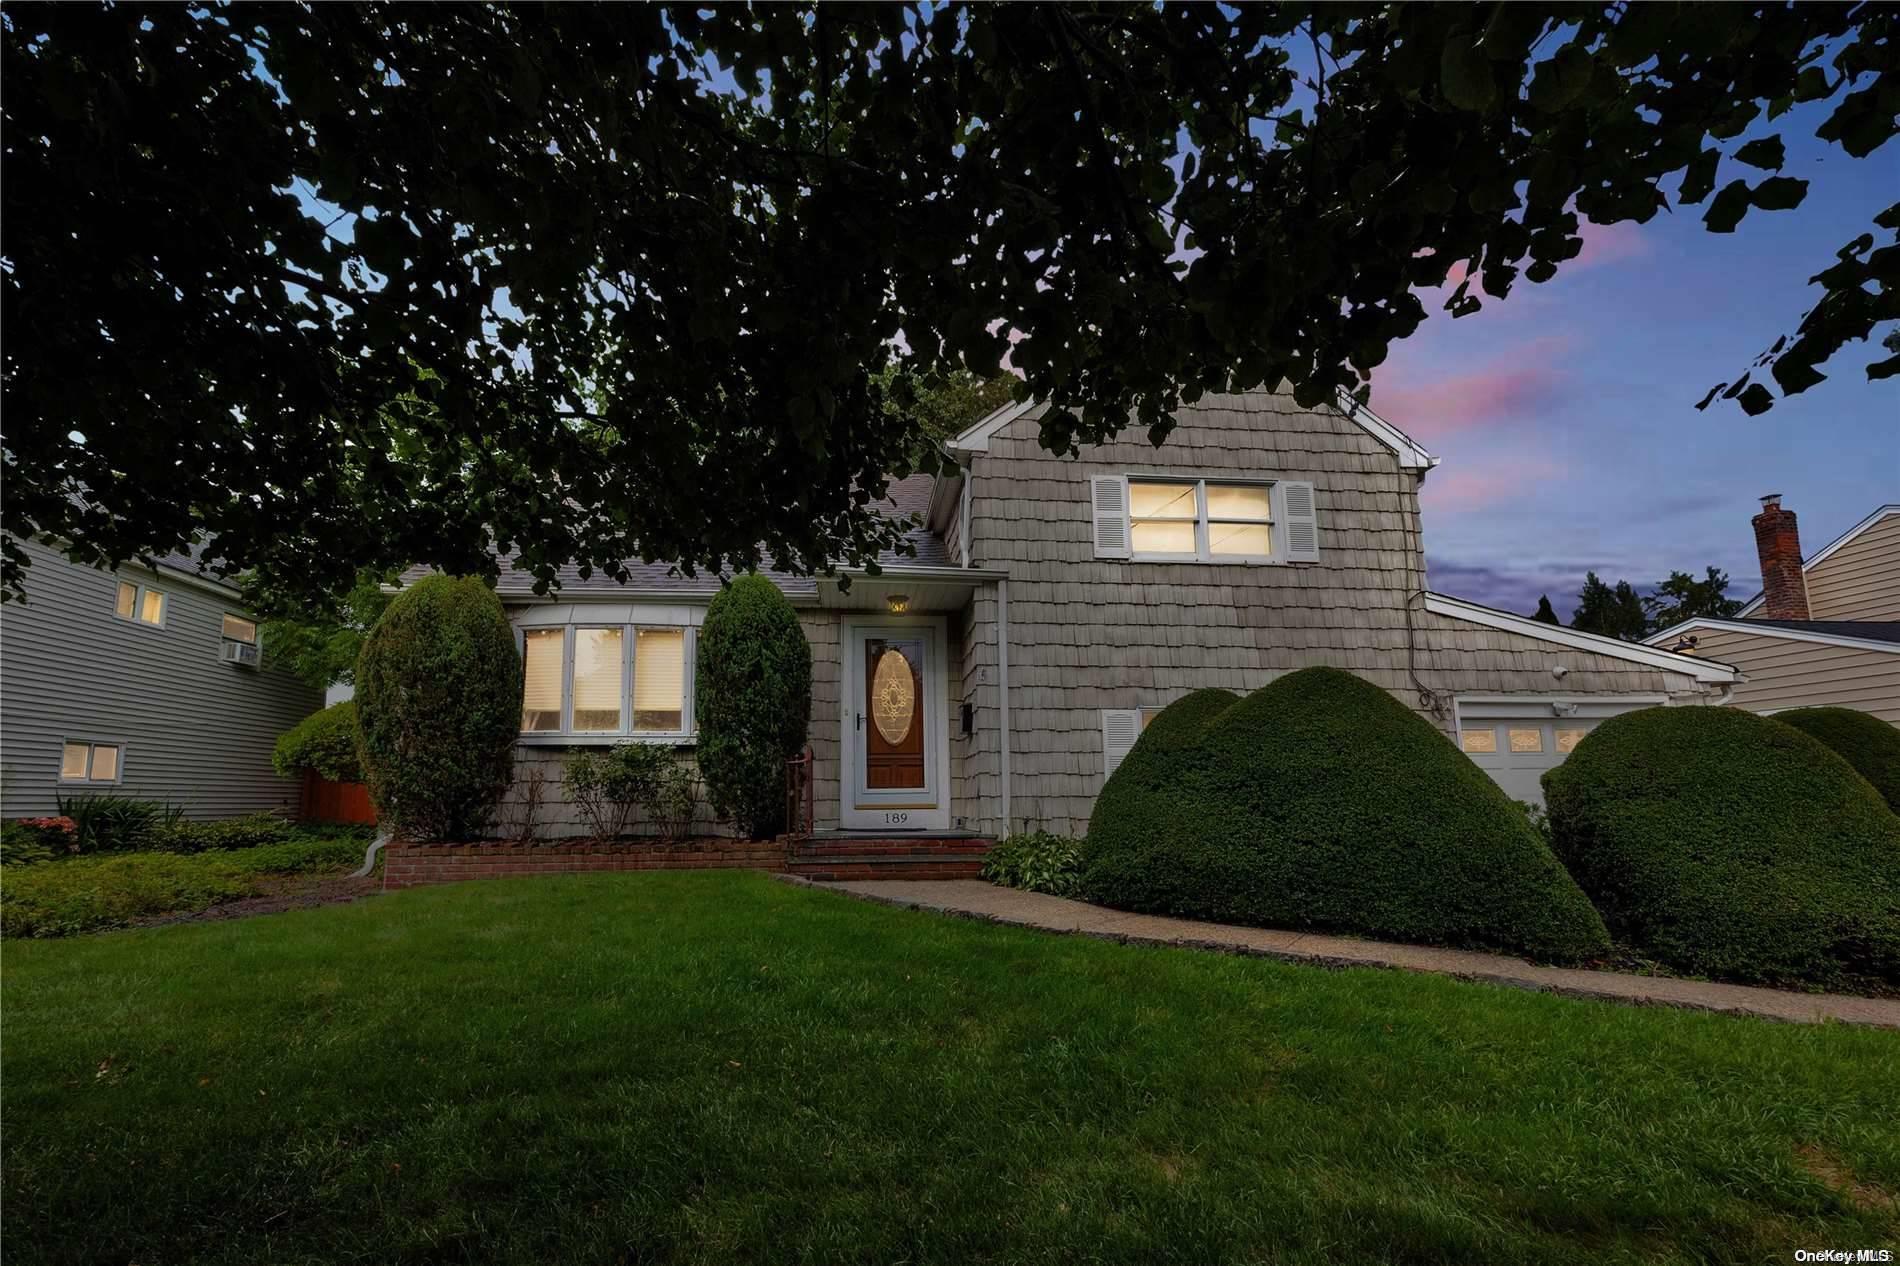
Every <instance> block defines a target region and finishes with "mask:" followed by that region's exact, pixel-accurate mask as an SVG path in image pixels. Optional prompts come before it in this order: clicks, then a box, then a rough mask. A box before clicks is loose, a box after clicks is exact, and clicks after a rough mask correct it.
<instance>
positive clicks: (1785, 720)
mask: <svg viewBox="0 0 1900 1266" xmlns="http://www.w3.org/2000/svg"><path fill="white" fill-rule="evenodd" d="M1775 720H1777V721H1779V722H1781V723H1782V724H1783V725H1792V726H1793V727H1794V728H1795V729H1797V730H1800V731H1801V732H1802V733H1803V734H1806V735H1808V736H1809V737H1810V738H1813V739H1815V740H1817V741H1818V742H1820V743H1821V744H1823V745H1824V746H1826V747H1829V748H1832V749H1833V750H1834V751H1835V752H1836V753H1838V754H1839V755H1840V757H1841V758H1842V759H1843V760H1845V761H1846V762H1847V763H1848V764H1850V765H1852V766H1853V767H1854V769H1855V771H1856V772H1858V773H1859V774H1860V776H1861V777H1862V778H1865V779H1866V780H1867V781H1868V782H1870V783H1872V784H1873V785H1874V790H1875V791H1878V792H1879V793H1880V797H1881V799H1883V800H1885V801H1886V802H1887V807H1888V808H1889V809H1892V810H1893V811H1894V812H1895V813H1900V726H1894V725H1889V724H1888V723H1887V722H1885V721H1882V720H1881V719H1880V718H1879V717H1877V716H1873V715H1872V714H1870V713H1866V712H1862V711H1860V710H1859V709H1857V708H1796V709H1794V710H1793V711H1792V712H1777V713H1775Z"/></svg>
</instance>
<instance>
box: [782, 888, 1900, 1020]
mask: <svg viewBox="0 0 1900 1266" xmlns="http://www.w3.org/2000/svg"><path fill="white" fill-rule="evenodd" d="M781 878H783V879H785V880H786V882H788V883H799V884H806V885H808V886H810V887H813V888H821V889H826V890H828V891H831V892H841V893H845V894H847V895H849V896H853V897H857V898H859V899H861V900H865V901H876V902H881V903H883V904H885V905H893V906H905V907H910V908H913V909H918V910H935V911H938V912H939V913H942V914H954V915H961V916H963V917H965V918H972V919H988V920H990V921H992V922H996V923H1013V924H1015V925H1017V926H1019V927H1030V928H1042V929H1044V930H1046V931H1050V932H1077V933H1081V934H1082V935H1084V936H1098V937H1102V938H1104V939H1106V940H1112V941H1126V942H1130V943H1134V944H1141V945H1176V946H1186V947H1189V948H1193V949H1211V950H1220V951H1223V952H1226V953H1230V954H1257V955H1260V956H1262V957H1266V958H1279V959H1284V960H1286V961H1288V962H1294V963H1312V964H1317V965H1319V966H1322V967H1398V968H1403V969H1405V970H1407V971H1423V972H1435V973H1437V974H1438V975H1441V976H1455V977H1457V978H1458V979H1460V980H1481V981H1488V982H1490V983H1492V984H1498V985H1511V986H1513V987H1515V988H1518V989H1536V990H1541V991H1543V992H1546V993H1560V994H1568V995H1570V996H1572V997H1577V998H1603V999H1608V1000H1610V1001H1612V1002H1623V1003H1630V1004H1635V1005H1646V1006H1667V1007H1689V1008H1693V1009H1696V1010H1701V1011H1731V1012H1736V1013H1739V1014H1742V1015H1754V1016H1762V1017H1764V1018H1766V1019H1771V1020H1789V1021H1794V1022H1796V1023H1806V1024H1818V1023H1821V1022H1823V1021H1827V1020H1836V1021H1840V1022H1843V1023H1847V1024H1867V1025H1874V1026H1877V1027H1880V1028H1896V1029H1900V999H1890V998H1858V997H1853V996H1851V995H1848V994H1826V993H1813V994H1810V993H1791V992H1788V991H1786V990H1782V989H1756V988H1752V987H1750V986H1747V985H1717V984H1710V983H1708V982H1706V981H1699V980H1674V979H1670V978H1668V977H1661V976H1631V975H1627V974H1625V973H1623V972H1610V971H1583V970H1579V969H1572V968H1564V967H1538V966H1536V965H1534V964H1532V963H1528V962H1525V961H1524V960H1523V959H1521V958H1510V957H1507V956H1505V955H1502V954H1480V953H1475V952H1473V951H1471V950H1454V949H1437V948H1433V947H1430V946H1424V945H1394V944H1391V943H1389V942H1386V941H1362V940H1356V939H1353V938H1351V937H1344V936H1322V935H1319V934H1317V933H1310V932H1277V931H1274V930H1272V929H1269V928H1249V927H1235V926H1233V925H1230V924H1225V923H1198V922H1195V921H1193V920H1191V919H1165V918H1160V917H1158V916H1155V915H1150V914H1125V913H1123V912H1122V911H1120V910H1109V909H1105V908H1103V907H1101V906H1092V905H1088V904H1086V903H1084V902H1080V901H1068V900H1065V899H1064V898H1061V897H1050V896H1045V895H1043V894H1042V893H1036V892H1018V891H1017V890H1015V889H1013V888H999V887H997V886H996V885H995V884H991V883H986V882H984V881H983V880H980V879H945V880H856V881H850V882H843V883H819V882H814V881H810V880H801V879H794V878H791V877H789V876H781Z"/></svg>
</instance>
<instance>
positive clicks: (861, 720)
mask: <svg viewBox="0 0 1900 1266" xmlns="http://www.w3.org/2000/svg"><path fill="white" fill-rule="evenodd" d="M851 728H852V729H854V730H862V729H863V728H864V714H863V713H862V712H860V713H858V720H857V723H856V724H855V725H853V726H852V727H851Z"/></svg>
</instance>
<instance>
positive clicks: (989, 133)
mask: <svg viewBox="0 0 1900 1266" xmlns="http://www.w3.org/2000/svg"><path fill="white" fill-rule="evenodd" d="M1897 25H1900V11H1897V10H1896V9H1895V8H1893V7H1892V6H1884V5H1873V4H1860V5H1850V4H1798V5H1795V4H1785V3H1783V4H1751V5H1737V6H1729V7H1725V8H1722V9H1719V10H1711V9H1708V8H1706V7H1702V6H1690V5H1674V4H1643V5H1628V4H1621V3H1618V4H1591V5H1559V6H1550V7H1541V8H1539V7H1533V6H1528V5H1498V4H1489V3H1487V4H1446V5H1424V4H1393V5H1382V6H1371V5H1354V6H1314V5H1272V4H1266V5H1240V6H1214V5H1166V6H1163V7H1155V6H1133V5H1108V4H1074V5H1064V6H1041V5H1006V6H989V5H969V6H965V5H957V4H950V5H947V6H937V5H924V4H921V3H919V4H911V5H891V6H864V7H846V6H818V5H782V6H761V7H759V8H744V7H737V6H680V7H673V6H664V5H652V6H635V5H623V6H593V5H585V6H583V5H566V6H552V7H543V6H539V5H535V6H517V5H510V4H495V5H485V6H479V7H476V6H458V7H452V8H441V7H424V6H398V5H352V4H321V5H293V4H282V5H254V4H242V3H240V4H222V3H215V2H207V3H205V4H201V5H175V4H162V5H161V4H152V3H136V2H132V3H114V4H110V5H92V4H77V3H75V4H66V5H19V6H10V7H8V9H7V10H6V18H5V23H4V47H5V61H4V68H3V69H4V82H5V93H4V98H3V99H0V107H3V108H4V147H5V180H4V182H3V183H4V193H3V197H4V207H3V211H4V215H3V217H0V225H3V226H4V227H3V228H0V232H3V233H4V243H0V256H4V261H3V262H4V269H3V270H0V288H3V292H4V322H5V327H6V336H7V337H6V346H5V349H4V390H5V401H4V404H5V414H6V440H5V459H6V471H5V474H6V483H7V496H6V501H5V507H4V526H5V527H6V529H7V530H8V531H9V532H11V533H13V534H14V535H16V536H24V535H29V534H41V535H45V536H48V537H52V538H55V539H58V540H61V541H63V542H64V543H65V544H66V545H67V547H68V548H69V549H70V551H71V552H72V553H73V555H74V556H75V557H76V558H78V559H80V560H81V561H86V562H94V563H110V562H114V561H117V560H121V559H124V558H126V557H128V556H134V555H140V554H145V553H156V552H162V551H166V550H170V549H172V548H175V547H177V546H179V545H181V544H182V543H184V542H185V541H187V540H189V539H192V538H195V537H207V538H215V542H216V551H215V553H216V556H218V557H220V558H221V559H223V560H224V562H225V564H226V565H228V566H229V567H231V568H233V569H235V570H246V569H255V570H256V571H257V572H258V573H259V574H261V575H263V576H265V577H267V578H269V583H274V584H281V585H287V586H295V585H303V586H308V587H310V588H311V589H313V590H319V591H329V592H341V591H342V590H344V589H346V588H347V587H348V583H349V580H350V578H351V577H352V576H353V575H354V574H355V572H356V570H357V569H358V568H359V567H370V568H376V569H381V568H385V567H389V566H396V565H401V564H404V563H410V562H422V563H430V564H435V565H438V566H441V567H443V568H445V569H448V570H450V571H457V572H464V571H482V570H486V569H490V568H492V567H493V565H494V564H493V561H492V559H493V550H494V548H495V547H497V546H499V547H504V548H507V549H509V550H511V551H512V552H513V555H514V556H515V557H516V558H517V559H518V560H519V562H520V563H521V564H522V565H524V566H526V567H528V568H529V569H531V570H532V571H533V572H534V573H535V574H536V575H537V576H538V577H540V578H542V579H543V580H546V579H548V578H551V577H552V575H553V571H554V568H555V567H556V566H557V565H559V564H561V563H564V562H573V563H577V564H579V565H580V566H582V567H583V568H589V569H605V570H607V571H610V572H613V571H617V570H619V569H620V567H621V565H622V561H623V560H625V559H628V558H634V557H644V558H663V559H672V560H678V561H680V562H682V563H685V564H687V565H689V566H693V565H696V566H720V567H737V566H744V565H746V564H748V563H751V562H754V561H757V560H759V559H760V558H761V557H768V558H770V559H771V560H772V561H773V562H775V563H777V564H778V565H780V566H786V567H793V568H820V567H825V566H827V565H830V564H831V563H833V562H838V561H842V562H847V563H848V562H854V561H861V560H863V559H865V558H867V557H869V556H870V555H871V554H872V553H873V552H874V551H875V550H876V549H877V548H879V547H880V546H881V545H885V544H889V543H890V542H891V541H892V540H893V539H894V536H895V531H896V529H895V527H894V526H893V525H891V524H889V523H887V522H885V521H883V520H881V519H880V518H878V517H877V516H876V515H875V514H873V513H871V511H870V509H869V503H870V501H871V500H872V498H873V496H874V495H875V493H876V491H877V490H878V487H879V485H880V483H881V481H882V480H884V479H885V478H887V477H889V476H893V475H898V474H902V473H904V472H906V471H907V470H909V469H911V468H912V467H913V465H914V464H915V463H916V462H917V461H918V460H919V453H920V446H919V445H918V443H917V439H918V436H919V435H920V434H921V433H922V431H923V429H924V426H925V423H924V421H923V420H921V419H920V418H918V416H917V415H916V413H915V411H914V409H912V408H911V407H910V406H909V405H908V404H907V403H906V400H907V399H908V397H907V396H906V395H905V394H904V393H903V392H902V391H901V390H893V389H892V386H891V382H892V379H891V377H890V370H891V368H892V367H893V366H896V367H897V368H898V370H899V371H900V377H901V378H904V379H908V378H909V377H911V376H913V375H915V376H922V377H925V378H929V377H930V376H932V375H942V374H945V373H949V372H952V371H954V370H956V369H958V368H962V369H965V370H969V371H972V372H975V373H978V374H981V375H989V374H992V373H994V372H995V370H996V368H997V366H998V364H999V362H1000V361H1001V360H1002V358H1003V357H1004V355H1005V353H1007V354H1008V356H1009V359H1010V362H1011V364H1012V365H1013V366H1014V367H1015V368H1016V369H1017V370H1018V371H1020V373H1021V374H1022V386H1021V388H1020V390H1021V391H1022V392H1024V393H1034V394H1036V395H1038V396H1046V397H1048V398H1050V399H1051V400H1052V401H1053V402H1054V406H1055V407H1053V408H1052V409H1051V410H1049V411H1048V413H1047V415H1046V417H1045V419H1044V421H1043V424H1042V427H1043V441H1044V443H1045V444H1047V445H1048V446H1050V447H1051V448H1052V449H1055V450H1059V451H1060V450H1067V449H1070V448H1072V447H1073V446H1075V445H1076V444H1077V443H1079V442H1082V441H1087V440H1092V439H1097V438H1100V437H1102V436H1105V435H1108V434H1110V433H1113V432H1114V431H1116V430H1118V429H1119V428H1122V427H1124V426H1126V425H1128V424H1129V423H1130V421H1131V419H1132V420H1133V421H1135V422H1136V423H1137V424H1138V425H1140V426H1141V427H1143V428H1145V429H1146V430H1147V432H1148V433H1149V434H1150V435H1151V436H1152V437H1153V438H1155V439H1156V440H1159V439H1161V438H1162V437H1164V436H1165V434H1166V433H1167V431H1168V429H1169V427H1170V426H1171V425H1172V420H1173V416H1174V411H1175V410H1176V409H1177V408H1178V407H1179V406H1180V405H1181V404H1182V403H1183V402H1185V401H1191V400H1193V399H1194V398H1196V397H1197V396H1199V395H1200V394H1201V393H1203V392H1205V391H1208V390H1214V389H1236V388H1245V387H1250V386H1254V385H1257V384H1282V383H1285V384H1290V386H1291V389H1292V390H1293V392H1294V393H1295V395H1296V396H1297V397H1298V398H1299V399H1300V400H1301V401H1303V402H1305V403H1308V404H1317V403H1320V402H1323V401H1328V400H1331V399H1333V398H1334V396H1335V394H1336V393H1337V392H1338V391H1341V390H1352V391H1358V392H1361V393H1363V392H1364V391H1365V390H1366V385H1367V381H1368V375H1369V374H1370V372H1371V370H1372V369H1373V367H1374V366H1376V365H1378V364H1379V363H1380V361H1381V360H1383V358H1384V357H1385V355H1386V351H1387V348H1388V346H1389V345H1390V343H1391V342H1392V341H1393V340H1395V339H1400V338H1404V337H1405V336H1407V335H1408V334H1410V333H1411V332H1412V331H1413V330H1415V329H1416V328H1417V326H1418V324H1419V322H1420V321H1421V320H1423V319H1424V317H1425V308H1424V305H1423V303H1422V301H1421V299H1420V297H1419V292H1420V291H1421V290H1424V289H1429V288H1432V287H1436V286H1439V285H1441V284H1443V283H1445V282H1446V280H1447V278H1448V276H1449V275H1450V273H1451V271H1452V270H1453V269H1454V268H1455V267H1457V268H1461V269H1462V270H1463V274H1464V278H1463V280H1461V281H1460V282H1459V284H1458V285H1457V286H1456V287H1455V288H1454V289H1453V291H1452V292H1451V295H1450V298H1449V301H1448V307H1449V308H1450V309H1451V311H1452V312H1454V313H1465V312H1468V311H1470V310H1472V309H1474V308H1475V307H1476V306H1477V305H1478V304H1479V302H1480V297H1479V296H1480V294H1485V295H1490V296H1496V297H1502V296H1504V295H1505V294H1506V293H1507V292H1508V291H1509V290H1510V288H1511V287H1512V285H1513V283H1514V282H1515V281H1516V279H1517V278H1518V277H1519V275H1520V274H1521V275H1522V276H1523V277H1525V278H1527V279H1529V280H1531V281H1542V280H1545V279H1548V278H1549V277H1551V276H1553V275H1554V274H1555V273H1556V272H1557V271H1558V269H1559V268H1561V267H1562V266H1563V264H1564V262H1565V261H1567V260H1570V259H1573V258H1574V257H1575V256H1576V255H1577V254H1578V252H1579V251H1580V250H1581V248H1582V239H1581V236H1580V233H1579V230H1580V227H1581V225H1582V223H1583V222H1584V221H1585V220H1589V221H1594V222H1598V223H1615V222H1619V221H1627V220H1635V221H1644V220H1648V219H1650V218H1651V217H1653V216H1655V215H1656V214H1658V213H1659V212H1662V211H1665V210H1668V209H1671V208H1674V207H1678V206H1685V205H1699V204H1701V203H1703V202H1705V201H1706V202H1707V204H1708V208H1707V211H1706V213H1705V214H1704V219H1705V221H1706V223H1707V225H1708V227H1709V228H1710V229H1712V230H1715V231H1718V232H1725V231H1729V230H1732V229H1733V228H1734V227H1735V225H1736V223H1737V221H1739V220H1740V219H1741V218H1742V217H1743V216H1744V215H1746V214H1747V213H1748V212H1749V211H1750V210H1751V209H1762V210H1781V209H1786V208H1789V207H1792V206H1794V205H1795V204H1796V203H1798V202H1800V201H1801V199H1802V196H1803V194H1804V193H1805V190H1806V183H1805V182H1804V181H1803V180H1801V179H1798V178H1796V177H1793V176H1789V175H1785V174H1782V173H1781V171H1780V169H1781V167H1782V166H1783V142H1782V139H1781V136H1780V133H1779V130H1778V129H1780V128H1781V127H1783V126H1785V124H1786V116H1785V112H1786V111H1788V110H1789V109H1790V108H1791V107H1793V106H1796V105H1802V104H1806V105H1809V106H1810V107H1811V108H1812V109H1813V111H1814V112H1815V114H1816V116H1817V117H1818V118H1819V120H1820V121H1819V126H1818V129H1817V133H1816V134H1817V135H1818V136H1820V137H1821V138H1822V139H1823V140H1824V141H1826V142H1829V143H1833V144H1837V145H1839V146H1840V147H1841V148H1842V149H1843V150H1845V151H1846V152H1847V153H1849V154H1852V155H1856V156H1864V155H1867V154H1870V153H1872V152H1873V151H1874V150H1875V149H1876V148H1878V147H1879V146H1881V145H1882V144H1884V143H1885V142H1886V141H1887V140H1888V139H1889V138H1890V137H1891V136H1892V134H1893V132H1894V130H1895V114H1896V107H1897V106H1900V77H1897V76H1896V73H1895V70H1896V57H1897V56H1900V53H1897V51H1896V43H1895V39H1894V34H1895V29H1896V26H1897ZM1802 117H1808V116H1806V115H1804V116H1802ZM1778 120H1779V121H1778ZM1810 125H1811V124H1810ZM1876 227H1877V229H1878V233H1875V232H1872V231H1870V232H1869V233H1868V234H1866V235H1864V236H1862V237H1859V238H1857V239H1856V240H1855V241H1853V242H1851V243H1849V244H1847V245H1846V246H1845V247H1843V248H1842V250H1841V252H1840V256H1839V259H1838V260H1837V261H1835V262H1833V263H1832V264H1831V266H1830V267H1828V268H1827V269H1826V270H1825V271H1823V272H1821V273H1820V274H1819V276H1818V277H1817V285H1818V288H1819V295H1818V298H1817V302H1816V304H1815V306H1814V308H1813V310H1812V311H1811V312H1810V313H1809V314H1807V316H1806V317H1805V318H1804V319H1803V320H1802V321H1801V322H1800V324H1799V325H1798V327H1797V328H1796V329H1795V330H1794V331H1793V333H1792V335H1791V338H1790V339H1789V340H1787V341H1786V342H1784V343H1783V344H1781V345H1779V346H1778V347H1777V348H1776V349H1774V350H1773V352H1772V353H1771V354H1770V355H1769V356H1768V357H1767V358H1766V359H1765V363H1766V364H1768V366H1769V368H1770V371H1771V376H1772V378H1773V380H1774V381H1775V383H1777V384H1778V385H1779V387H1780V388H1781V389H1782V390H1783V391H1788V392H1793V391H1799V390H1803V389H1805V388H1806V387H1808V386H1810V385H1812V384H1813V383H1814V382H1815V381H1818V379H1819V377H1820V373H1819V371H1818V370H1817V369H1816V366H1817V365H1819V364H1821V363H1823V362H1825V361H1826V360H1827V359H1828V358H1829V356H1830V355H1831V354H1832V353H1833V352H1834V351H1836V350H1837V349H1838V348H1839V347H1840V346H1841V344H1842V343H1843V341H1845V340H1847V339H1850V338H1865V337H1867V336H1869V335H1870V334H1873V335H1876V336H1878V335H1879V334H1881V333H1882V331H1883V330H1884V328H1885V326H1884V324H1883V323H1890V322H1892V321H1893V320H1894V319H1895V317H1896V316H1897V315H1900V307H1897V305H1900V286H1896V273H1897V272H1900V249H1896V247H1895V246H1894V245H1892V244H1890V239H1893V240H1900V207H1896V208H1893V209H1890V210H1888V211H1887V212H1885V213H1884V214H1883V215H1881V216H1880V217H1879V218H1878V219H1877V221H1876ZM1877 238H1878V239H1879V242H1880V243H1882V244H1880V245H1878V246H1877V243H1876V239H1877ZM1791 316H1792V314H1791ZM1877 327H1879V328H1877ZM1741 350H1742V349H1738V360H1739V359H1741V356H1740V353H1741ZM1896 369H1900V355H1896V356H1893V357H1889V358H1887V359H1884V360H1880V361H1878V362H1876V363H1875V364H1874V365H1873V366H1872V368H1870V369H1869V371H1868V372H1869V373H1870V374H1872V375H1875V376H1884V375H1887V374H1891V373H1894V372H1895V371H1896ZM1757 373H1759V371H1757ZM1724 387H1725V394H1727V395H1730V396H1732V397H1734V398H1735V399H1737V400H1738V401H1739V402H1740V404H1741V405H1742V406H1743V407H1744V408H1747V409H1749V410H1751V411H1754V410H1759V409H1761V408H1765V407H1767V406H1768V405H1769V404H1770V403H1771V402H1772V398H1773V397H1772V393H1771V392H1770V391H1769V389H1768V388H1767V387H1766V386H1765V385H1764V384H1763V383H1762V382H1760V381H1740V380H1738V381H1737V382H1735V383H1734V384H1732V385H1730V384H1724ZM927 457H928V454H927V451H926V452H925V458H926V459H927ZM5 548H6V554H5V559H4V571H5V582H6V585H7V586H8V588H9V589H10V590H16V591H17V589H18V588H19V586H20V585H21V584H22V582H23V575H22V569H23V564H24V556H23V553H22V552H21V551H20V549H19V548H18V546H17V545H16V544H14V543H12V542H10V541H9V542H7V543H6V546H5Z"/></svg>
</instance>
